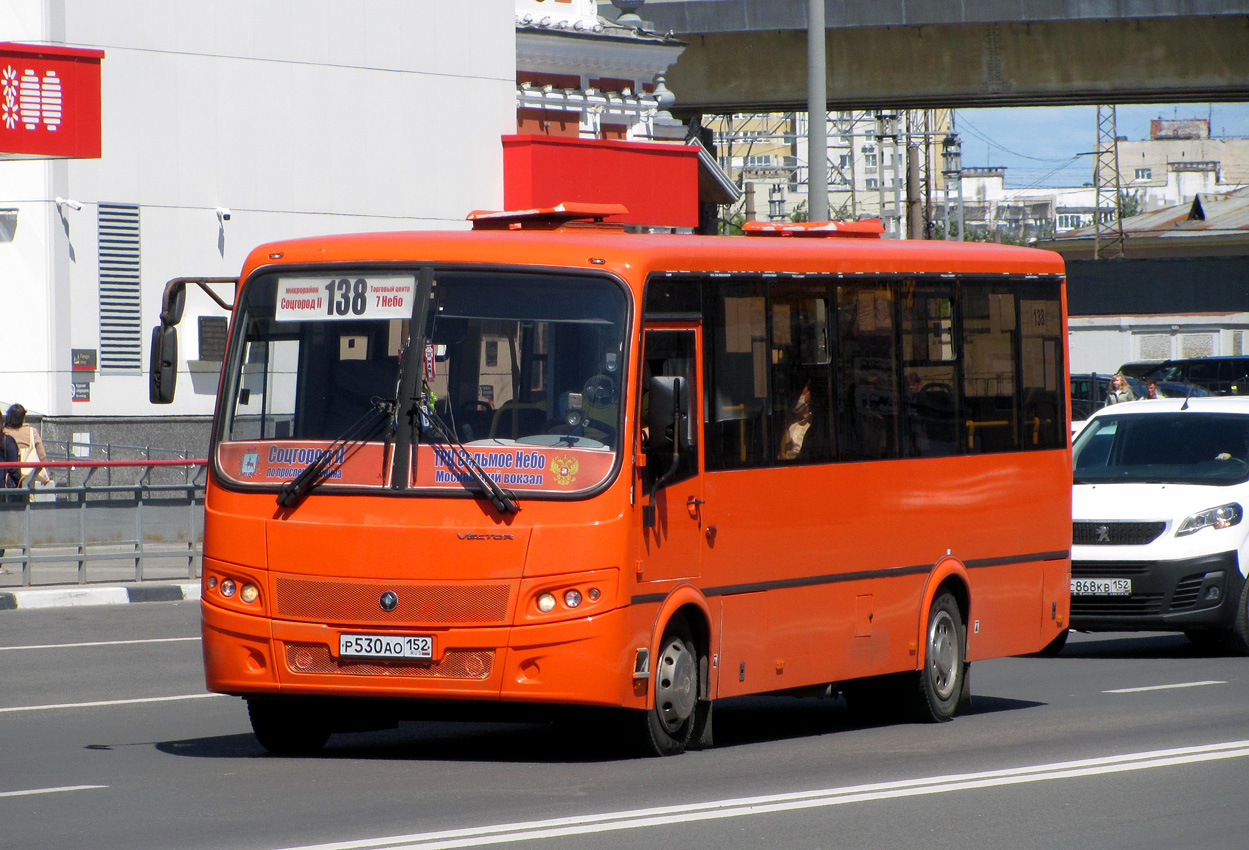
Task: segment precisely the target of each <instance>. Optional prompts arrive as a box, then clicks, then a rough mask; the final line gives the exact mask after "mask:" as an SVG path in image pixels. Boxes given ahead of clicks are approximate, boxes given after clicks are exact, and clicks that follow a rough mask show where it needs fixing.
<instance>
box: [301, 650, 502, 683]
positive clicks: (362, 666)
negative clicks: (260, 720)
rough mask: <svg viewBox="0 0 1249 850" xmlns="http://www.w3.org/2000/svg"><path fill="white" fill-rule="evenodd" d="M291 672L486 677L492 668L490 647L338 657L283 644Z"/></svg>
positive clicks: (327, 652)
mask: <svg viewBox="0 0 1249 850" xmlns="http://www.w3.org/2000/svg"><path fill="white" fill-rule="evenodd" d="M286 666H287V667H288V668H290V671H291V672H292V673H344V674H347V675H349V676H416V677H420V678H426V679H487V678H489V677H490V673H491V671H493V670H494V650H493V649H449V650H447V652H446V654H445V655H444V656H443V657H442V660H441V661H387V662H385V663H382V662H378V661H339V660H337V659H336V658H334V656H332V655H330V650H329V647H327V646H324V645H323V644H315V643H288V644H286Z"/></svg>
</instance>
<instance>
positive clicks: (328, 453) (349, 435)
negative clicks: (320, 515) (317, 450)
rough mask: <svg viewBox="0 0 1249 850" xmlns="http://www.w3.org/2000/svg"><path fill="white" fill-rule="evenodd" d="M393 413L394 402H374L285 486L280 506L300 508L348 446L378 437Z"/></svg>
mask: <svg viewBox="0 0 1249 850" xmlns="http://www.w3.org/2000/svg"><path fill="white" fill-rule="evenodd" d="M394 411H395V400H394V399H390V398H385V399H382V398H374V399H373V401H372V404H370V405H369V409H368V410H366V411H364V415H363V416H361V417H360V418H359V419H357V420H356V421H355V422H353V423H351V425H349V426H348V428H347V430H346V431H344V432H343V434H342V436H341V437H339V438H338V439H337V440H335V441H334V442H332V443H330V444H329V446H327V447H326V448H325V449H324V450H322V452H321V454H319V455H317V458H316V460H314V461H313V462H312V463H310V464H308V465H307V466H305V467H304V468H303V469H302V470H301V471H300V473H299V474H298V475H296V476H295V477H294V478H292V479H291V480H290V481H287V482H286V483H285V484H283V485H282V487H281V488H280V489H279V490H278V504H279V505H280V506H281V507H284V508H293V507H295V506H296V505H298V504H299V502H300V500H301V499H303V497H304V496H305V495H306V494H307V493H308V491H309V490H311V489H312V488H313V487H315V486H316V485H317V484H320V483H321V482H322V481H324V480H325V473H326V471H327V470H328V469H329V466H330V464H331V463H336V462H341V458H342V457H345V455H346V449H347V446H349V445H351V444H353V443H363V442H367V441H368V440H371V439H372V438H373V437H376V436H377V434H378V432H380V431H381V430H382V428H383V427H384V426H386V425H388V424H390V422H391V421H392V419H393V417H394Z"/></svg>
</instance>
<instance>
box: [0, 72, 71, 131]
mask: <svg viewBox="0 0 1249 850" xmlns="http://www.w3.org/2000/svg"><path fill="white" fill-rule="evenodd" d="M63 95H64V93H63V92H62V90H61V78H60V77H58V76H57V74H56V71H48V72H47V73H45V74H44V75H43V77H42V79H41V78H40V77H39V75H38V74H37V73H36V72H35V70H34V69H33V68H27V69H25V70H24V71H23V72H22V74H21V75H20V76H19V75H18V73H17V71H16V70H15V69H14V68H13V66H12V65H10V66H8V67H7V68H5V69H4V71H3V73H0V121H3V122H4V126H5V127H6V128H8V129H10V130H12V129H14V128H15V127H16V126H17V125H18V124H21V125H22V127H23V129H26V130H38V129H39V128H40V127H45V128H46V129H48V130H49V131H52V132H56V130H57V129H58V128H59V127H60V126H61V107H62V104H63V103H64V96H63Z"/></svg>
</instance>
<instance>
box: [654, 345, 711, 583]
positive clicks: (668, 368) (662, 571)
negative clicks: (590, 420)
mask: <svg viewBox="0 0 1249 850" xmlns="http://www.w3.org/2000/svg"><path fill="white" fill-rule="evenodd" d="M699 336H700V329H699V328H698V327H697V326H693V327H691V326H689V325H682V324H676V323H662V324H654V323H652V324H651V325H649V326H648V328H647V331H646V334H645V338H644V341H643V353H642V404H641V416H640V417H639V425H638V430H639V433H638V441H639V446H640V447H641V449H642V454H640V456H639V472H640V475H639V480H640V482H641V486H640V488H639V494H638V499H637V504H638V510H637V516H638V517H639V518H641V519H642V523H641V524H642V525H643V528H642V553H641V554H642V557H641V560H640V562H639V563H638V564H637V569H638V573H639V575H638V578H639V579H640V580H642V581H667V580H671V579H679V578H695V577H697V576H698V574H699V564H700V561H701V559H702V551H703V547H704V545H705V543H704V538H705V535H706V524H705V522H704V511H703V484H702V476H701V474H700V466H699V464H700V460H701V452H700V451H699V439H700V430H701V429H700V423H701V422H702V391H701V389H700V388H699V385H698V376H699V374H701V371H702V370H701V364H699V362H698V352H699V351H700V350H701V347H700V345H699ZM654 376H665V377H674V378H680V384H679V386H680V391H679V395H678V399H679V408H680V420H679V422H678V429H679V431H680V433H681V440H680V452H679V457H678V458H677V459H676V463H675V467H674V465H673V455H672V452H671V450H664V451H655V450H652V451H646V448H647V445H648V442H649V433H648V430H647V417H648V414H649V408H650V379H651V378H652V377H654ZM649 506H653V511H654V524H653V525H650V523H649V521H648V520H647V519H646V518H645V517H646V514H648V513H649V512H650V511H651V509H652V508H651V507H649Z"/></svg>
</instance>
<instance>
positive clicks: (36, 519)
mask: <svg viewBox="0 0 1249 850" xmlns="http://www.w3.org/2000/svg"><path fill="white" fill-rule="evenodd" d="M66 449H67V451H66V454H71V453H72V450H73V445H72V444H68V445H66ZM110 449H119V450H128V451H133V452H140V453H141V452H144V451H146V452H147V453H148V454H149V455H150V453H151V451H152V450H150V449H149V450H144V449H139V448H132V447H110ZM158 451H159V450H158ZM110 453H111V452H110ZM173 454H177V453H173ZM205 464H206V461H205V460H203V459H194V458H185V457H174V458H168V459H158V458H151V457H150V456H149V457H147V458H135V459H129V460H84V459H67V460H48V461H43V462H39V463H37V464H31V463H30V462H28V461H23V462H18V463H0V470H7V469H12V468H25V469H27V470H28V472H27V473H26V474H25V476H24V477H23V479H22V484H21V486H20V487H17V488H7V489H0V550H3V554H0V567H3V568H4V569H5V570H6V572H9V573H12V572H13V567H14V566H20V568H21V577H20V584H21V585H22V586H27V587H29V586H31V585H34V584H36V583H38V584H68V583H77V584H86V583H88V582H89V581H144V580H147V579H170V578H189V579H195V578H198V576H199V569H200V559H201V555H202V552H203V527H204V522H203V520H204V469H205ZM41 468H42V469H47V470H48V472H49V474H50V475H51V477H52V479H53V480H52V482H51V484H50V485H49V486H41V485H40V484H38V482H37V481H36V476H37V472H38V470H39V469H41ZM0 586H3V584H0Z"/></svg>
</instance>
